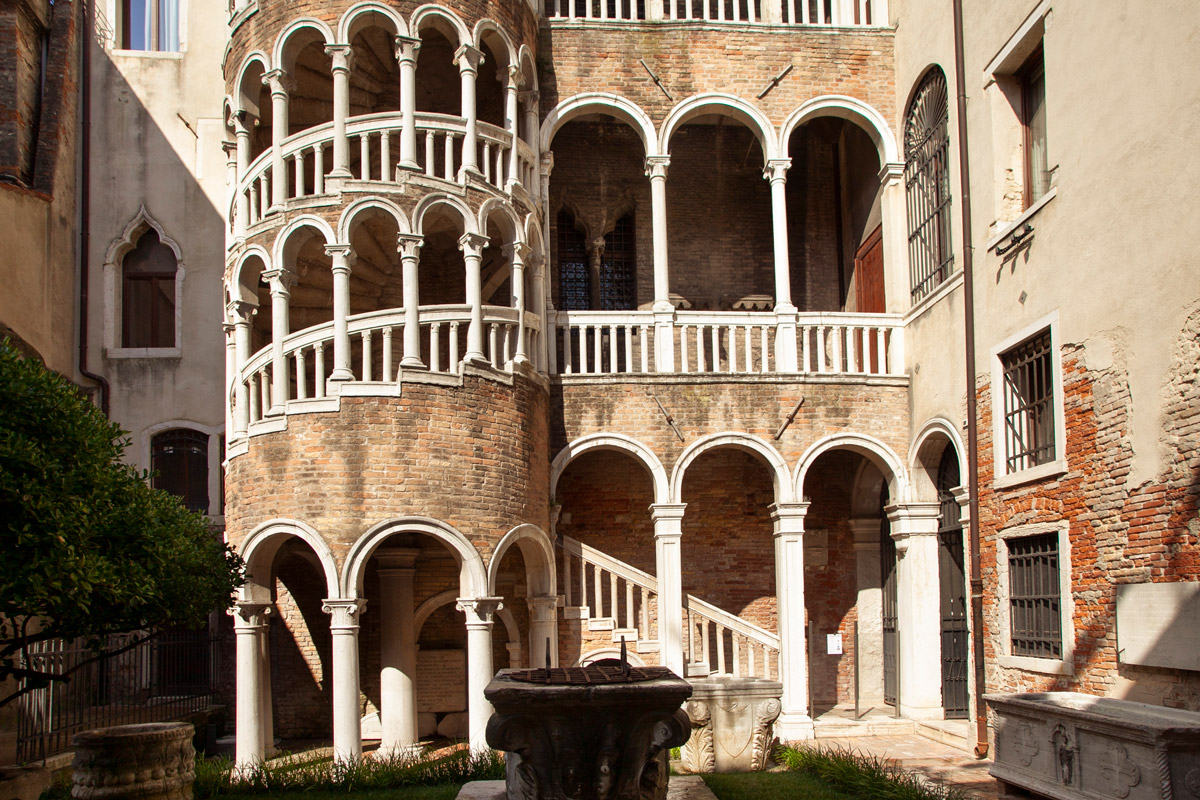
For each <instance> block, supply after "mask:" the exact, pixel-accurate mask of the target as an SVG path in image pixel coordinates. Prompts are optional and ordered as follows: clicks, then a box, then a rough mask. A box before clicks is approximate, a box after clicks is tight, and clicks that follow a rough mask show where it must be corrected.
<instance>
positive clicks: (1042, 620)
mask: <svg viewBox="0 0 1200 800" xmlns="http://www.w3.org/2000/svg"><path fill="white" fill-rule="evenodd" d="M1007 546H1008V580H1009V587H1008V603H1009V635H1010V638H1011V646H1012V655H1014V656H1031V657H1033V658H1061V657H1062V615H1061V612H1060V603H1061V594H1060V591H1059V578H1058V576H1059V567H1058V534H1057V533H1044V534H1038V535H1037V536H1023V537H1020V538H1016V539H1009V540H1007Z"/></svg>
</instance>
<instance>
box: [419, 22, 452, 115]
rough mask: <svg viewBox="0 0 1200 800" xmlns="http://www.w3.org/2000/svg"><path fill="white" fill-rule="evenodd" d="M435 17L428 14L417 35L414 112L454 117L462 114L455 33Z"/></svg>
mask: <svg viewBox="0 0 1200 800" xmlns="http://www.w3.org/2000/svg"><path fill="white" fill-rule="evenodd" d="M440 22H441V20H440V18H438V17H430V18H429V24H427V25H426V26H425V27H423V28H422V29H421V30H420V32H419V34H418V35H419V36H420V38H421V49H420V51H418V53H417V111H418V112H426V113H429V114H445V115H447V116H451V117H457V116H459V114H461V113H462V81H461V79H460V78H459V74H458V66H457V65H455V63H454V53H455V51H456V50H457V49H458V44H457V42H458V34H457V33H456V32H455V31H454V29H453V28H452V27H451V26H450V25H449V24H446V25H445V27H444V28H443V27H440V26H439V23H440Z"/></svg>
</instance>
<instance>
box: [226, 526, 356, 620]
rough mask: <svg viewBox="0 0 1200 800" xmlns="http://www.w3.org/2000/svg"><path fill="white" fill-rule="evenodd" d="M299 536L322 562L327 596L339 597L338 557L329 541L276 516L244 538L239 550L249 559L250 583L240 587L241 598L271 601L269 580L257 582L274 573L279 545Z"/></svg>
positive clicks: (248, 578)
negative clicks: (257, 576) (274, 562)
mask: <svg viewBox="0 0 1200 800" xmlns="http://www.w3.org/2000/svg"><path fill="white" fill-rule="evenodd" d="M291 538H297V539H301V540H303V541H304V543H305V544H307V545H308V546H309V547H310V548H312V551H313V553H315V554H316V556H317V560H318V561H319V562H320V564H321V572H322V573H323V575H324V578H325V591H326V597H339V596H340V592H339V590H338V578H337V560H336V559H335V558H334V556H333V551H332V550H330V549H329V544H328V543H326V541H325V539H324V538H322V536H321V534H319V533H317V531H316V529H315V528H313V527H312V526H310V525H306V524H305V523H303V522H300V521H299V520H294V519H272V520H268V521H266V522H264V523H262V524H261V525H259V526H257V527H256V528H255V529H254V530H252V531H251V532H250V535H248V536H247V537H246V538H245V539H243V540H242V543H241V545H240V546H239V547H238V550H239V551H240V552H241V556H242V558H243V559H245V561H246V582H245V583H243V584H242V585H241V587H240V588H239V589H238V599H239V600H241V601H243V602H262V603H268V602H271V599H272V598H271V588H272V587H271V586H270V584H269V583H263V582H260V581H257V580H256V579H255V577H254V575H255V573H257V574H259V575H267V576H270V574H271V564H272V562H273V561H274V560H275V555H276V553H278V552H279V548H280V547H282V546H283V545H284V543H286V542H287V541H288V539H291Z"/></svg>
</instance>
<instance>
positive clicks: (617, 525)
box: [554, 449, 662, 664]
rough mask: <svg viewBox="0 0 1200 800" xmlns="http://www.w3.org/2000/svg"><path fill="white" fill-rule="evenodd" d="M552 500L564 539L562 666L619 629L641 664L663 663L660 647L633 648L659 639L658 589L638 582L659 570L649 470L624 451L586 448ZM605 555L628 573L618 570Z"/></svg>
mask: <svg viewBox="0 0 1200 800" xmlns="http://www.w3.org/2000/svg"><path fill="white" fill-rule="evenodd" d="M554 499H555V501H556V502H557V503H558V504H559V506H560V511H559V516H558V523H557V526H556V531H557V532H558V533H559V534H560V535H561V542H562V548H561V549H560V550H559V551H558V558H559V576H558V583H559V586H558V591H559V593H560V594H562V595H564V596H565V598H566V606H565V607H564V608H563V609H562V610H561V612H560V613H561V614H562V615H563V617H564V618H565V619H564V622H563V623H562V624H560V625H559V661H560V663H562V664H575V663H577V662H578V661H579V659H580V657H582V656H583V655H585V654H587V653H589V652H592V651H593V650H597V649H605V648H611V647H612V646H613V637H614V635H622V634H623V635H625V637H626V643H627V647H628V649H629V651H630V652H631V653H640V654H641V658H642V659H643V661H644V662H645V663H650V664H659V663H662V662H661V660H660V654H659V653H658V652H657V651H652V652H645V651H642V650H639V647H638V646H639V644H640V643H641V642H643V641H651V642H655V643H656V644H657V642H658V640H659V634H658V630H659V628H658V602H657V598H658V595H657V592H651V591H649V590H648V588H647V587H646V586H645V585H644V584H645V583H646V581H644V580H638V579H637V575H639V574H643V575H646V576H653V575H654V574H655V572H656V568H655V550H654V548H655V546H654V520H653V519H652V518H651V514H650V506H651V504H653V503H654V486H653V482H652V480H651V477H650V473H649V472H648V471H647V469H646V467H645V466H644V465H643V463H642V462H641V461H639V460H638V459H637V458H635V457H633V456H632V455H630V454H628V453H626V452H623V451H620V450H608V449H602V450H591V451H588V452H585V453H583V454H582V455H580V456H579V457H577V458H576V459H575V460H573V461H571V463H570V464H568V465H567V467H566V469H565V470H563V473H562V475H561V476H560V477H559V479H558V484H557V488H556V491H555V498H554ZM609 560H615V561H616V562H618V564H619V565H627V566H628V567H629V568H631V570H632V571H626V572H625V573H624V574H619V573H618V571H617V570H614V569H612V568H610V566H608V565H607V562H608V561H609ZM618 569H620V567H618ZM614 632H617V633H614ZM618 641H619V639H618Z"/></svg>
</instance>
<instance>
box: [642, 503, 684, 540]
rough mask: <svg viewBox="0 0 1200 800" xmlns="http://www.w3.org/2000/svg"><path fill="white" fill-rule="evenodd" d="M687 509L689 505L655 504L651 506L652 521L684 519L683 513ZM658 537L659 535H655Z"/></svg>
mask: <svg viewBox="0 0 1200 800" xmlns="http://www.w3.org/2000/svg"><path fill="white" fill-rule="evenodd" d="M685 508H687V503H654V504H653V505H651V506H650V519H652V520H653V521H654V522H658V521H659V520H664V521H665V520H681V519H683V511H684V509H685ZM655 535H656V536H657V535H658V534H657V533H655Z"/></svg>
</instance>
